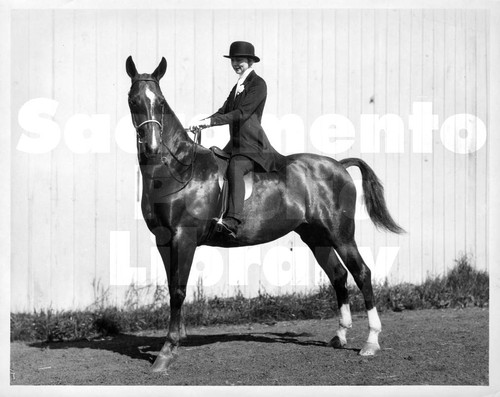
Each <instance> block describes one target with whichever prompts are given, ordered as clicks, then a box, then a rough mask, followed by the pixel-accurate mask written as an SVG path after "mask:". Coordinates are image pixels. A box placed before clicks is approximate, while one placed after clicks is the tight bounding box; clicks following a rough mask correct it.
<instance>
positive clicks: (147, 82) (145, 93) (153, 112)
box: [126, 56, 167, 157]
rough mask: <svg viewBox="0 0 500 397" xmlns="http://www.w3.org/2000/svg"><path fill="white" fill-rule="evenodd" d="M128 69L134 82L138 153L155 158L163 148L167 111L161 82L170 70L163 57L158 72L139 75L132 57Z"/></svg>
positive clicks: (132, 105)
mask: <svg viewBox="0 0 500 397" xmlns="http://www.w3.org/2000/svg"><path fill="white" fill-rule="evenodd" d="M126 69H127V74H128V75H129V76H130V78H131V79H132V86H131V87H130V92H129V94H128V103H129V106H130V113H131V114H132V123H133V124H134V127H135V130H136V132H137V146H138V150H139V153H141V154H144V155H145V156H146V157H154V156H156V155H157V154H158V153H159V151H160V148H161V134H162V131H163V109H164V107H165V106H167V104H166V101H165V98H164V97H163V94H162V93H161V90H160V79H161V78H162V77H163V75H164V74H165V72H166V70H167V61H166V60H165V58H162V59H161V62H160V64H159V65H158V67H157V68H156V70H155V71H154V72H153V73H151V74H146V73H144V74H139V73H138V72H137V69H136V67H135V64H134V61H133V60H132V57H131V56H129V57H128V58H127V62H126Z"/></svg>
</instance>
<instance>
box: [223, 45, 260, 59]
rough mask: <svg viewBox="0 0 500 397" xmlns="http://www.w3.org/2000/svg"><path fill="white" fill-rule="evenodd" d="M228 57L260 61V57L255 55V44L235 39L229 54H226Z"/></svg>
mask: <svg viewBox="0 0 500 397" xmlns="http://www.w3.org/2000/svg"><path fill="white" fill-rule="evenodd" d="M224 57H226V58H238V57H239V58H250V59H253V61H254V62H259V61H260V58H259V57H256V56H255V49H254V48H253V45H252V44H250V43H248V42H246V41H235V42H234V43H232V44H231V47H229V55H224Z"/></svg>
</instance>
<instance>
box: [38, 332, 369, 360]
mask: <svg viewBox="0 0 500 397" xmlns="http://www.w3.org/2000/svg"><path fill="white" fill-rule="evenodd" d="M310 336H312V335H311V334H309V333H307V332H303V333H295V332H252V333H238V334H236V333H234V334H232V333H229V334H226V333H224V334H207V335H202V334H199V333H196V334H191V335H189V334H188V336H187V338H186V339H184V340H183V341H182V342H181V348H194V347H201V346H205V345H211V344H215V343H228V342H257V343H286V344H295V345H299V346H319V347H328V348H331V347H330V345H329V343H328V342H324V341H317V340H311V339H304V338H306V337H310ZM164 343H165V336H143V335H133V334H119V335H116V336H113V337H107V338H100V339H92V340H87V339H85V340H79V341H71V342H36V343H31V344H30V345H29V346H31V347H36V348H41V349H72V348H73V349H74V348H77V349H96V350H108V351H112V352H114V353H118V354H123V355H127V356H129V357H130V358H133V359H141V360H146V361H149V362H150V363H153V362H154V360H155V359H156V356H157V354H158V352H159V351H160V350H161V348H162V346H163V344H164ZM347 350H353V351H356V352H358V351H359V349H347Z"/></svg>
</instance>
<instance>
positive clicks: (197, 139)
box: [130, 77, 201, 196]
mask: <svg viewBox="0 0 500 397" xmlns="http://www.w3.org/2000/svg"><path fill="white" fill-rule="evenodd" d="M139 81H152V82H154V83H155V84H157V85H159V82H158V80H156V79H153V78H148V77H145V78H137V79H134V81H133V82H132V85H131V87H130V89H132V87H133V86H134V84H136V83H137V82H139ZM163 110H164V107H163V105H162V107H161V122H160V121H158V120H156V119H148V120H144V121H143V122H142V123H140V124H138V125H137V124H136V123H135V119H134V117H133V115H132V123H133V125H134V128H135V131H136V133H137V136H138V139H139V142H140V143H142V142H141V141H140V139H141V138H140V134H139V129H140V128H141V127H143V126H144V125H146V124H149V123H155V124H158V126H159V127H160V141H161V145H162V147H164V148H166V149H167V151H168V152H169V154H170V156H171V157H172V158H173V159H174V160H175V161H176V162H177V163H178V164H180V165H181V166H183V167H189V168H191V173H190V176H189V178H187V179H186V180H185V181H183V180H181V179H180V178H178V177H177V176H176V175H174V173H173V172H172V170H171V169H170V166H169V164H168V160H167V158H166V157H165V156H163V155H162V157H161V159H162V162H163V164H164V165H165V166H166V167H167V169H168V171H169V173H170V175H171V176H172V178H173V179H174V180H175V181H176V182H178V183H181V184H182V187H181V188H180V189H178V190H176V191H174V192H172V193H169V194H167V195H166V196H168V195H171V194H174V193H177V192H179V191H181V190H182V189H184V188H185V187H186V186H187V185H188V183H189V182H191V180H192V179H193V176H194V163H195V160H196V153H197V151H196V145H197V144H198V145H199V144H200V143H201V134H200V132H201V128H196V129H185V131H190V132H192V133H194V135H195V144H194V145H193V152H192V154H191V162H190V163H189V164H186V163H183V162H182V161H180V160H179V159H178V158H177V156H176V155H175V154H174V153H173V152H172V151H171V150H170V148H169V147H168V146H167V145H166V144H165V143H164V142H163V116H164V114H165V113H164V111H163ZM186 171H187V169H186Z"/></svg>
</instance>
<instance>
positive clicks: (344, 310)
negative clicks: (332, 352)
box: [337, 303, 352, 344]
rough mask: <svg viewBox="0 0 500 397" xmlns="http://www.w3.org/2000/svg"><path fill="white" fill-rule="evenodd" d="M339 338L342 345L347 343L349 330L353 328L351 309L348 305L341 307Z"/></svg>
mask: <svg viewBox="0 0 500 397" xmlns="http://www.w3.org/2000/svg"><path fill="white" fill-rule="evenodd" d="M339 325H340V326H339V329H338V330H337V336H338V337H339V339H340V341H341V342H342V343H344V344H345V343H347V329H348V328H351V327H352V318H351V309H350V307H349V304H348V303H345V304H343V305H342V306H341V307H340V320H339Z"/></svg>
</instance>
